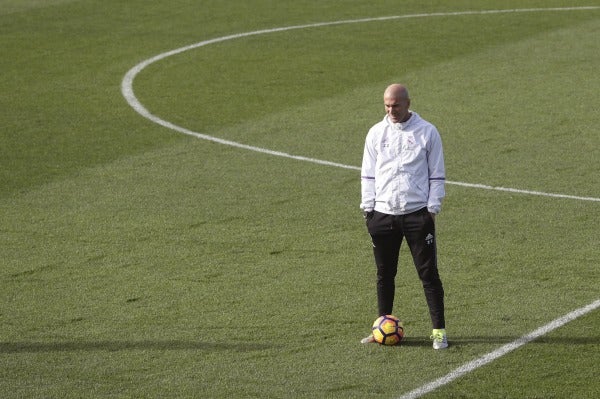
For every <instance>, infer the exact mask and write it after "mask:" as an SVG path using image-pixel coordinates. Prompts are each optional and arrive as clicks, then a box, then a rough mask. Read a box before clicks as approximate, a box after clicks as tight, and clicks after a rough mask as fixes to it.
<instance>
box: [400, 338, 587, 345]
mask: <svg viewBox="0 0 600 399" xmlns="http://www.w3.org/2000/svg"><path fill="white" fill-rule="evenodd" d="M519 339H521V337H506V336H505V337H489V336H485V337H484V336H481V337H461V336H458V337H454V336H449V337H448V343H449V344H450V345H452V346H468V345H477V344H494V345H505V344H508V343H511V342H514V341H517V340H519ZM530 344H550V345H597V344H598V337H540V338H538V339H536V340H533V341H531V343H530ZM400 345H401V346H410V347H419V346H423V347H431V341H430V340H428V339H427V338H426V337H423V338H420V337H405V338H404V339H403V340H402V343H401V344H400Z"/></svg>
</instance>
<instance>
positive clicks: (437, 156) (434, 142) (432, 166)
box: [427, 128, 446, 213]
mask: <svg viewBox="0 0 600 399" xmlns="http://www.w3.org/2000/svg"><path fill="white" fill-rule="evenodd" d="M430 143H431V146H430V148H429V152H428V159H427V162H428V165H429V198H428V200H427V209H428V210H429V212H431V213H439V212H440V211H441V209H442V199H443V198H444V196H445V195H446V191H445V187H444V186H445V183H446V170H445V167H444V151H443V149H442V139H441V137H440V134H439V132H438V131H437V129H435V128H434V130H433V134H432V136H431V142H430Z"/></svg>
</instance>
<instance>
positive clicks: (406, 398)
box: [121, 6, 600, 399]
mask: <svg viewBox="0 0 600 399" xmlns="http://www.w3.org/2000/svg"><path fill="white" fill-rule="evenodd" d="M597 9H600V7H599V6H589V7H562V8H527V9H508V10H483V11H459V12H446V13H429V14H412V15H400V16H388V17H379V18H364V19H354V20H345V21H334V22H323V23H315V24H307V25H296V26H289V27H281V28H274V29H264V30H258V31H253V32H246V33H240V34H233V35H229V36H223V37H219V38H215V39H211V40H206V41H202V42H198V43H195V44H192V45H189V46H185V47H181V48H178V49H175V50H171V51H168V52H165V53H161V54H158V55H156V56H154V57H152V58H149V59H147V60H145V61H142V62H140V63H139V64H137V65H136V66H134V67H133V68H132V69H130V70H129V71H128V72H127V73H126V74H125V76H124V78H123V80H122V82H121V92H122V95H123V97H124V98H125V100H126V101H127V102H128V104H129V105H130V106H131V107H132V108H133V109H134V110H135V111H136V112H137V113H139V114H140V115H141V116H143V117H144V118H146V119H148V120H150V121H152V122H154V123H156V124H158V125H161V126H163V127H165V128H167V129H170V130H174V131H177V132H179V133H183V134H186V135H190V136H193V137H196V138H198V139H202V140H208V141H213V142H216V143H220V144H223V145H228V146H232V147H237V148H240V149H246V150H249V151H255V152H259V153H264V154H269V155H273V156H279V157H285V158H290V159H296V160H299V161H305V162H312V163H316V164H321V165H326V166H334V167H339V168H344V169H353V170H360V168H359V167H356V166H351V165H344V164H340V163H336V162H330V161H325V160H319V159H314V158H309V157H304V156H299V155H293V154H288V153H285V152H280V151H274V150H269V149H266V148H261V147H256V146H251V145H247V144H242V143H238V142H235V141H230V140H225V139H221V138H218V137H214V136H210V135H207V134H202V133H198V132H194V131H192V130H189V129H186V128H184V127H181V126H177V125H175V124H173V123H171V122H168V121H165V120H163V119H161V118H159V117H158V116H156V115H153V114H152V113H151V112H149V111H148V110H147V109H146V107H144V106H143V105H142V103H141V102H140V101H139V100H138V99H137V97H136V96H135V93H134V91H133V81H134V79H135V77H136V76H137V75H138V74H139V73H140V72H141V71H142V70H143V69H144V68H146V67H147V66H149V65H151V64H153V63H155V62H157V61H160V60H162V59H165V58H167V57H170V56H173V55H176V54H180V53H183V52H185V51H189V50H193V49H196V48H200V47H203V46H206V45H209V44H214V43H219V42H224V41H227V40H233V39H238V38H244V37H249V36H255V35H261V34H268V33H275V32H284V31H290V30H294V29H306V28H316V27H325V26H333V25H342V24H352V23H363V22H377V21H387V20H394V19H407V18H424V17H444V16H461V15H462V16H466V15H489V14H506V13H522V12H542V11H577V10H597ZM446 183H448V184H454V185H458V186H463V187H472V188H479V189H485V190H496V191H507V192H514V193H520V194H530V195H540V196H545V197H555V198H567V199H575V200H581V201H596V202H599V201H600V198H595V197H579V196H573V195H565V194H553V193H545V192H540V191H531V190H520V189H514V188H506V187H494V186H488V185H484V184H473V183H465V182H453V181H447V182H446ZM598 307H600V300H596V301H595V302H593V303H591V304H590V305H587V306H585V307H583V308H580V309H577V310H575V311H573V312H571V313H569V314H567V315H565V316H563V317H561V318H558V319H556V320H554V321H552V322H550V323H549V324H547V325H545V326H543V327H541V328H539V329H537V330H535V331H533V332H532V333H530V334H527V335H524V336H523V337H521V338H519V339H518V340H516V341H514V342H512V343H510V344H507V345H504V346H502V347H500V348H499V349H496V350H495V351H492V352H490V353H488V354H486V355H484V356H482V357H480V358H478V359H476V360H474V361H471V362H469V363H466V364H465V365H463V366H461V367H459V368H457V369H455V370H454V371H452V372H451V373H449V374H448V375H446V376H445V377H442V378H439V379H437V380H435V381H433V382H430V383H428V384H426V385H423V386H422V387H420V388H417V389H415V390H414V391H411V392H409V393H407V394H405V395H403V396H401V397H399V398H398V399H415V398H418V397H420V396H422V395H424V394H426V393H429V392H432V391H434V390H436V389H437V388H439V387H441V386H443V385H446V384H448V383H450V382H452V381H454V380H455V379H457V378H459V377H461V376H463V375H465V374H468V373H470V372H471V371H473V370H475V369H477V368H479V367H481V366H484V365H486V364H488V363H490V362H492V361H494V360H496V359H498V358H499V357H501V356H504V355H505V354H507V353H509V352H512V351H514V350H515V349H517V348H520V347H521V346H523V345H525V344H527V343H529V342H531V341H533V340H535V339H537V338H539V337H541V336H542V335H545V334H547V333H549V332H551V331H553V330H555V329H557V328H559V327H561V326H563V325H564V324H566V323H569V322H571V321H573V320H575V319H576V318H578V317H580V316H583V315H584V314H586V313H589V312H591V311H593V310H595V309H597V308H598Z"/></svg>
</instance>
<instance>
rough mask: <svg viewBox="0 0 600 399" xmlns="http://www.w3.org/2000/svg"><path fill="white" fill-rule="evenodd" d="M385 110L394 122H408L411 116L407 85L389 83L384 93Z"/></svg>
mask: <svg viewBox="0 0 600 399" xmlns="http://www.w3.org/2000/svg"><path fill="white" fill-rule="evenodd" d="M383 104H384V106H385V112H386V114H387V115H388V117H389V118H390V120H391V121H392V122H393V123H399V122H406V121H407V120H408V119H409V118H410V111H409V107H410V97H409V96H408V89H407V88H406V86H404V85H401V84H399V83H394V84H392V85H389V86H388V87H387V88H386V89H385V92H384V93H383Z"/></svg>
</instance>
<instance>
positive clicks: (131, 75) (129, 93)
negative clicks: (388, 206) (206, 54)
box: [121, 6, 600, 202]
mask: <svg viewBox="0 0 600 399" xmlns="http://www.w3.org/2000/svg"><path fill="white" fill-rule="evenodd" d="M596 9H600V6H588V7H562V8H556V7H555V8H523V9H507V10H482V11H457V12H440V13H429V14H407V15H396V16H387V17H376V18H363V19H351V20H344V21H333V22H321V23H314V24H306V25H295V26H287V27H280V28H273V29H263V30H257V31H253V32H245V33H238V34H233V35H228V36H223V37H218V38H215V39H210V40H205V41H202V42H198V43H195V44H191V45H189V46H185V47H180V48H177V49H174V50H171V51H167V52H164V53H161V54H158V55H156V56H154V57H151V58H148V59H147V60H145V61H142V62H140V63H139V64H137V65H136V66H134V67H133V68H131V69H130V70H129V71H128V72H127V73H126V74H125V76H124V78H123V80H122V82H121V93H122V95H123V97H124V98H125V100H126V101H127V103H128V104H129V105H130V106H131V107H132V108H133V109H134V110H135V111H136V112H137V113H139V114H140V115H141V116H143V117H144V118H146V119H148V120H150V121H152V122H154V123H156V124H158V125H161V126H163V127H165V128H167V129H170V130H174V131H176V132H179V133H183V134H186V135H190V136H194V137H196V138H198V139H202V140H208V141H213V142H217V143H220V144H223V145H228V146H232V147H237V148H241V149H245V150H249V151H254V152H260V153H264V154H269V155H274V156H279V157H284V158H290V159H295V160H299V161H305V162H312V163H317V164H321V165H326V166H334V167H338V168H344V169H353V170H360V168H359V167H356V166H351V165H344V164H341V163H336V162H330V161H325V160H320V159H314V158H309V157H305V156H300V155H293V154H288V153H285V152H280V151H274V150H269V149H267V148H261V147H256V146H252V145H247V144H242V143H238V142H235V141H230V140H225V139H221V138H218V137H215V136H210V135H207V134H202V133H198V132H194V131H192V130H189V129H186V128H184V127H181V126H178V125H175V124H173V123H171V122H168V121H166V120H164V119H161V118H159V117H158V116H156V115H154V114H152V113H151V112H150V111H148V109H146V107H144V105H142V103H141V102H140V101H139V100H138V99H137V97H136V96H135V93H134V91H133V81H134V79H135V77H136V76H137V75H138V74H139V73H140V72H141V71H142V70H143V69H145V68H146V67H148V66H149V65H151V64H153V63H155V62H158V61H160V60H163V59H165V58H167V57H171V56H173V55H177V54H180V53H183V52H185V51H189V50H193V49H196V48H200V47H203V46H207V45H210V44H214V43H219V42H224V41H228V40H234V39H239V38H244V37H249V36H256V35H262V34H269V33H275V32H284V31H290V30H295V29H307V28H317V27H325V26H333V25H342V24H353V23H364V22H378V21H388V20H395V19H409V18H425V17H445V16H466V15H490V14H507V13H524V12H542V11H578V10H596ZM446 183H447V184H451V185H457V186H462V187H470V188H478V189H483V190H495V191H504V192H512V193H518V194H528V195H537V196H544V197H554V198H564V199H574V200H579V201H595V202H600V198H596V197H582V196H576V195H568V194H556V193H547V192H541V191H532V190H522V189H516V188H508V187H496V186H489V185H485V184H476V183H466V182H458V181H450V180H448V181H446Z"/></svg>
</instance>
